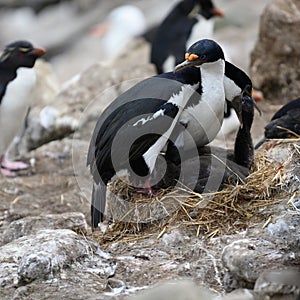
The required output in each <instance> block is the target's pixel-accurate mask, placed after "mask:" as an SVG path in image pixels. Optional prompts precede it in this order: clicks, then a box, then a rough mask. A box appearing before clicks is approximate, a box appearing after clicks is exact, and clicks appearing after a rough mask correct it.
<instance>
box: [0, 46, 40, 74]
mask: <svg viewBox="0 0 300 300" xmlns="http://www.w3.org/2000/svg"><path fill="white" fill-rule="evenodd" d="M45 53H46V51H45V49H43V48H34V47H33V45H32V44H31V43H30V42H27V41H16V42H13V43H10V44H8V45H7V46H6V47H5V49H4V51H3V53H2V55H1V57H0V62H1V63H7V64H9V65H10V66H11V67H12V68H15V69H17V68H19V67H26V68H32V67H33V66H34V63H35V61H36V59H37V58H39V57H40V56H42V55H44V54H45Z"/></svg>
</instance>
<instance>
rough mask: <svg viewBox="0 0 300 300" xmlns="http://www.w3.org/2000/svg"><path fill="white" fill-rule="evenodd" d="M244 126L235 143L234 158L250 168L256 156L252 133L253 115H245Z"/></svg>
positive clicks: (239, 131) (238, 162)
mask: <svg viewBox="0 0 300 300" xmlns="http://www.w3.org/2000/svg"><path fill="white" fill-rule="evenodd" d="M243 120H244V124H243V127H242V128H240V129H239V130H238V133H237V136H236V139H235V144H234V159H235V162H236V163H237V164H239V165H241V166H244V167H247V168H250V167H251V165H252V163H253V158H254V147H253V142H252V137H251V133H250V129H251V125H252V121H253V116H248V117H247V118H245V116H243Z"/></svg>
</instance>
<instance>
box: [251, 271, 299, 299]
mask: <svg viewBox="0 0 300 300" xmlns="http://www.w3.org/2000/svg"><path fill="white" fill-rule="evenodd" d="M254 291H255V292H257V293H258V294H260V295H269V296H274V295H289V294H291V295H293V296H294V298H295V299H296V297H297V296H300V270H298V269H296V268H289V269H282V270H278V269H276V270H265V271H264V272H262V273H261V274H260V275H259V277H258V279H257V280H256V282H255V286H254Z"/></svg>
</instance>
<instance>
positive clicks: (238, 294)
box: [214, 289, 262, 300]
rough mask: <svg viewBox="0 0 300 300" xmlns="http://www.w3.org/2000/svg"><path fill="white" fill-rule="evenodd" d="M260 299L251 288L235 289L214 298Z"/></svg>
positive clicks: (235, 299)
mask: <svg viewBox="0 0 300 300" xmlns="http://www.w3.org/2000/svg"><path fill="white" fill-rule="evenodd" d="M218 299H219V300H260V299H258V298H257V295H255V293H254V292H253V291H252V290H248V289H237V290H235V291H233V292H231V293H229V294H227V295H225V296H224V297H221V298H216V299H214V300H218ZM261 300H262V299H261Z"/></svg>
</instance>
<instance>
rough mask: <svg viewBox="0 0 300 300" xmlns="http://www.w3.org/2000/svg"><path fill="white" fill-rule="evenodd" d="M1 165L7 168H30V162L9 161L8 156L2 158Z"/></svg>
mask: <svg viewBox="0 0 300 300" xmlns="http://www.w3.org/2000/svg"><path fill="white" fill-rule="evenodd" d="M1 167H2V168H4V169H7V170H15V171H17V170H25V169H28V168H29V165H28V164H25V163H23V162H22V161H9V160H7V159H6V158H3V159H2V163H1Z"/></svg>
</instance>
